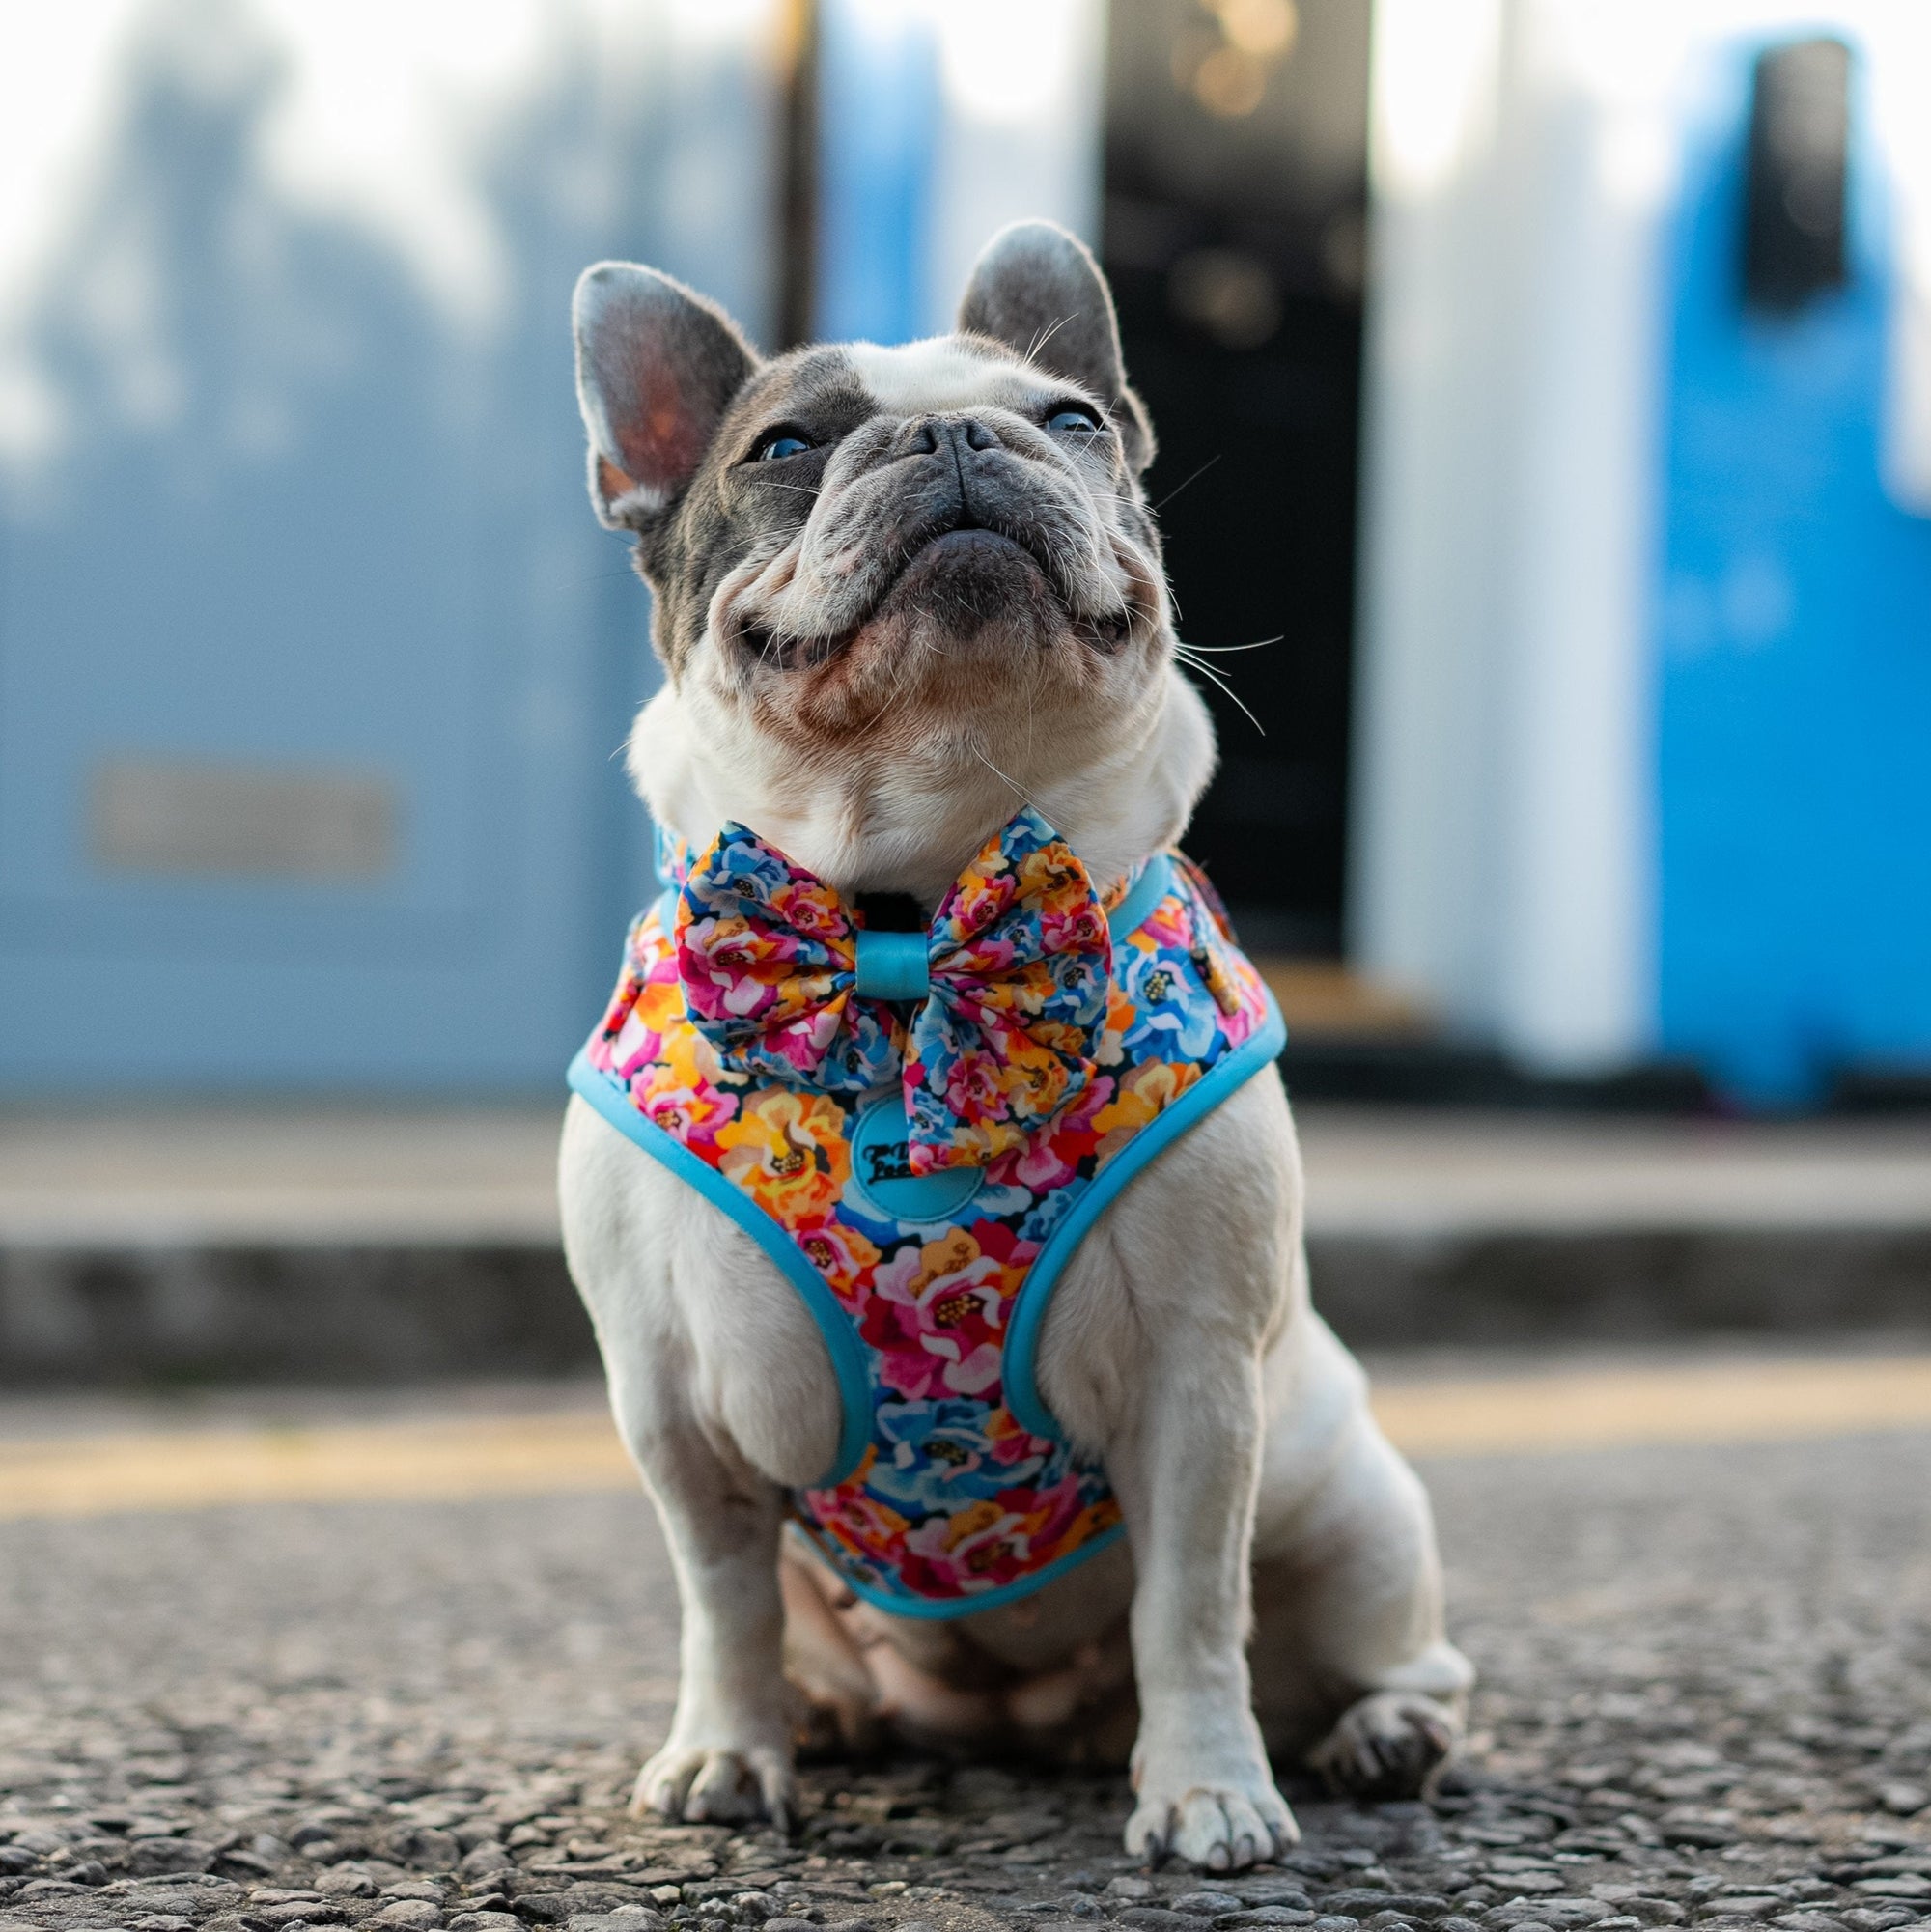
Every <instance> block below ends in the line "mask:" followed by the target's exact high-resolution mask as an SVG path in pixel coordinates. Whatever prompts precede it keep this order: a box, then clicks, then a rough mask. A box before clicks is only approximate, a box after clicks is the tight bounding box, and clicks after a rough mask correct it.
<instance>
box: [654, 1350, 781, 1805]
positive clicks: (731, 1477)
mask: <svg viewBox="0 0 1931 1932" xmlns="http://www.w3.org/2000/svg"><path fill="white" fill-rule="evenodd" d="M665 1380H666V1381H668V1380H669V1379H668V1378H666V1379H665ZM652 1395H653V1397H654V1398H655V1399H654V1400H652V1401H650V1402H648V1403H647V1404H638V1405H632V1404H630V1403H628V1402H625V1401H623V1400H622V1399H620V1400H619V1402H618V1404H617V1408H618V1419H619V1422H620V1424H621V1426H622V1427H623V1430H624V1435H625V1439H626V1441H627V1442H629V1443H630V1452H631V1454H632V1455H633V1456H634V1457H635V1458H636V1461H637V1464H638V1467H639V1468H640V1469H641V1470H643V1472H644V1478H645V1481H646V1482H647V1483H648V1484H649V1486H650V1491H651V1496H652V1498H653V1500H654V1501H655V1502H656V1503H657V1506H658V1515H659V1517H661V1519H662V1521H663V1526H664V1534H665V1537H666V1539H667V1541H668V1542H669V1544H670V1552H671V1561H672V1563H673V1564H674V1565H675V1567H676V1570H677V1582H678V1593H679V1595H680V1597H681V1598H682V1599H683V1605H684V1637H683V1643H682V1647H681V1649H682V1654H681V1657H680V1670H679V1677H678V1690H677V1716H676V1718H675V1719H674V1720H673V1722H672V1723H671V1729H670V1736H669V1738H668V1739H667V1740H666V1741H665V1743H664V1746H663V1749H662V1750H659V1751H658V1754H657V1755H656V1756H655V1757H653V1758H652V1759H651V1761H650V1762H649V1763H648V1764H646V1765H645V1766H644V1768H643V1770H642V1771H641V1772H640V1773H639V1774H638V1777H637V1789H636V1795H635V1797H634V1798H633V1799H632V1801H631V1806H630V1808H631V1809H632V1810H633V1811H637V1812H643V1811H660V1812H662V1813H663V1814H664V1815H665V1816H666V1817H670V1818H686V1819H708V1820H711V1821H712V1822H714V1823H721V1822H725V1821H730V1820H738V1819H745V1818H755V1817H756V1816H758V1814H759V1813H760V1812H761V1811H762V1812H764V1813H766V1814H767V1815H769V1817H770V1819H771V1822H772V1823H773V1824H775V1825H776V1826H777V1827H778V1828H779V1830H780V1831H788V1830H790V1828H791V1821H792V1818H793V1816H794V1814H795V1812H796V1809H797V1803H796V1800H797V1785H796V1780H795V1779H794V1778H793V1775H792V1760H791V1727H790V1723H789V1721H788V1718H787V1713H786V1708H785V1690H784V1669H783V1648H784V1608H783V1604H782V1602H781V1600H780V1598H779V1595H778V1575H777V1568H778V1529H779V1525H780V1522H781V1520H782V1514H783V1496H784V1493H783V1491H782V1490H781V1489H779V1488H778V1486H777V1485H776V1484H775V1483H772V1482H769V1481H767V1480H766V1479H765V1478H764V1477H762V1476H760V1475H759V1474H758V1473H757V1472H756V1471H755V1470H751V1469H749V1468H747V1467H745V1466H743V1465H742V1463H736V1462H735V1459H732V1460H731V1461H727V1460H726V1459H725V1458H724V1456H722V1455H720V1454H719V1453H718V1451H717V1450H716V1449H715V1448H714V1446H713V1445H712V1443H711V1442H709V1441H707V1439H706V1437H705V1435H704V1433H703V1431H702V1430H701V1429H700V1428H699V1427H698V1425H697V1423H696V1421H695V1419H694V1418H693V1417H691V1416H690V1415H689V1414H688V1413H687V1411H686V1409H685V1407H684V1404H683V1403H682V1401H681V1400H680V1399H679V1397H678V1395H677V1393H676V1392H675V1390H674V1389H673V1388H672V1387H669V1386H662V1385H661V1384H660V1385H659V1386H658V1387H657V1388H655V1389H654V1390H653V1391H652ZM734 1464H735V1466H734Z"/></svg>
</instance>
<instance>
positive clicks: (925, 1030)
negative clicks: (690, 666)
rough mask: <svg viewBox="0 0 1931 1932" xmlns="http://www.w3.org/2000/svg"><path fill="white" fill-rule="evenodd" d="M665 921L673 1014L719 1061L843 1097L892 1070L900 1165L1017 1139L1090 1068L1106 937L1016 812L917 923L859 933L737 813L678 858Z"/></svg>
mask: <svg viewBox="0 0 1931 1932" xmlns="http://www.w3.org/2000/svg"><path fill="white" fill-rule="evenodd" d="M676 927H677V931H676V939H677V956H678V972H679V975H680V977H681V978H682V980H683V982H684V993H685V1004H686V1010H687V1011H688V1013H689V1015H690V1019H691V1022H692V1023H693V1024H694V1025H695V1026H696V1027H697V1028H698V1030H699V1031H700V1032H701V1033H703V1034H704V1035H705V1037H706V1038H707V1039H709V1040H710V1041H711V1043H712V1044H713V1045H714V1047H715V1048H716V1049H717V1051H718V1053H719V1055H720V1056H721V1057H722V1059H723V1060H724V1062H725V1064H726V1065H727V1066H729V1067H731V1068H732V1069H733V1070H734V1071H737V1072H740V1073H744V1074H752V1075H759V1074H762V1075H766V1076H770V1077H774V1078H780V1079H783V1080H787V1081H790V1082H792V1083H794V1084H798V1085H801V1086H812V1087H817V1088H819V1089H820V1090H822V1091H825V1092H828V1093H837V1094H850V1095H855V1094H861V1093H865V1092H868V1091H869V1090H870V1089H872V1088H873V1087H877V1086H881V1085H883V1084H884V1083H886V1082H887V1081H889V1080H890V1079H891V1078H893V1077H894V1075H896V1076H898V1077H899V1078H900V1080H901V1082H902V1084H903V1088H904V1093H905V1102H906V1117H907V1124H908V1131H909V1139H908V1145H907V1159H908V1161H909V1162H910V1166H911V1168H912V1171H913V1172H914V1173H921V1174H925V1173H934V1172H937V1171H938V1170H939V1169H941V1168H946V1167H964V1166H983V1165H985V1164H986V1163H987V1162H991V1161H993V1160H994V1159H996V1158H997V1157H998V1156H999V1155H1001V1154H1003V1153H1006V1152H1008V1151H1009V1150H1010V1149H1012V1148H1015V1147H1018V1146H1021V1145H1023V1144H1024V1142H1025V1141H1026V1139H1027V1138H1028V1137H1029V1136H1030V1135H1031V1134H1033V1133H1034V1132H1035V1131H1036V1130H1038V1129H1039V1128H1041V1127H1043V1126H1045V1125H1046V1124H1047V1123H1048V1122H1049V1121H1050V1120H1052V1119H1053V1118H1054V1117H1055V1116H1056V1115H1057V1114H1058V1113H1059V1112H1060V1110H1061V1109H1062V1108H1063V1107H1064V1106H1066V1105H1067V1103H1068V1102H1069V1101H1071V1100H1072V1099H1073V1098H1074V1097H1075V1096H1076V1095H1077V1094H1078V1093H1079V1092H1080V1091H1081V1090H1082V1089H1083V1088H1084V1087H1085V1085H1086V1084H1087V1082H1088V1081H1089V1080H1090V1079H1091V1078H1092V1076H1093V1059H1092V1055H1093V1051H1094V1050H1095V1048H1096V1047H1097V1045H1098V1040H1099V1033H1100V1029H1101V1027H1102V1026H1103V1025H1104V1023H1105V1014H1106V994H1107V987H1108V984H1109V982H1110V979H1111V971H1112V940H1111V936H1110V935H1109V934H1108V932H1107V929H1106V918H1105V912H1104V911H1103V910H1101V907H1100V901H1099V898H1098V895H1097V894H1096V893H1095V892H1094V890H1093V884H1092V881H1091V880H1090V879H1089V878H1088V877H1087V875H1086V869H1085V867H1084V866H1083V865H1081V864H1080V862H1079V860H1078V858H1077V856H1076V855H1075V854H1074V852H1073V850H1072V848H1071V847H1070V846H1068V845H1067V844H1066V842H1065V841H1064V840H1063V839H1062V838H1060V836H1059V835H1058V833H1056V832H1055V831H1054V830H1053V829H1052V827H1051V826H1049V825H1048V824H1047V822H1046V821H1045V820H1044V819H1043V818H1041V817H1040V815H1039V814H1038V813H1037V812H1035V811H1033V810H1032V809H1031V808H1030V807H1029V806H1028V807H1027V808H1026V809H1024V810H1022V811H1021V812H1020V813H1019V814H1018V815H1017V816H1016V817H1015V818H1014V819H1012V820H1011V821H1010V822H1009V823H1008V824H1007V825H1006V826H1004V827H1003V828H1002V829H1001V830H1000V831H999V832H998V833H997V834H996V835H995V836H994V837H993V838H992V839H990V840H988V841H987V843H986V846H985V847H984V849H983V850H982V851H981V852H980V854H979V855H978V857H976V858H975V859H974V860H973V861H972V863H971V864H970V865H969V866H968V867H967V868H966V869H965V872H964V873H963V874H962V875H961V876H960V878H959V880H958V881H957V882H955V883H954V885H953V886H952V888H951V889H950V890H949V891H948V892H947V894H946V895H945V898H944V900H943V901H942V902H941V904H940V906H939V908H938V912H937V913H936V914H935V915H934V917H933V920H932V924H931V926H930V927H929V928H928V929H927V930H926V931H925V932H924V933H882V932H872V931H869V930H867V929H866V928H864V927H861V926H860V925H859V924H858V923H857V920H856V918H855V917H854V914H853V913H852V912H851V911H850V910H848V909H847V908H846V906H845V905H844V903H843V902H842V901H841V900H840V899H839V897H838V895H837V893H836V892H834V891H833V890H832V889H831V888H830V887H829V886H828V885H826V883H825V882H823V881H822V880H819V879H817V878H815V877H814V876H813V875H812V874H811V873H809V872H807V871H806V870H805V869H804V868H803V867H802V866H800V865H798V864H796V863H795V862H794V861H793V860H791V859H789V858H787V857H786V856H785V854H783V853H781V852H779V851H778V850H777V849H776V848H775V847H774V846H770V845H768V844H767V843H766V842H765V841H764V840H763V839H761V838H759V837H758V835H757V834H756V833H755V832H753V831H751V830H750V829H748V827H746V826H741V825H736V824H733V825H727V826H725V827H724V829H723V830H722V831H721V832H720V833H719V834H718V836H717V839H716V841H715V842H714V844H713V845H712V847H711V849H710V850H709V851H708V852H706V853H705V854H704V855H703V856H702V857H701V858H700V859H699V860H698V861H697V863H696V864H695V865H694V866H692V867H691V869H690V873H689V876H688V877H687V878H686V881H685V882H684V885H683V888H682V890H681V891H680V893H679V895H678V904H677V913H676ZM914 1002H915V1003H914ZM908 1004H910V1007H911V1010H910V1014H909V1015H908V1016H906V1017H901V1015H900V1013H899V1011H898V1010H897V1008H898V1007H899V1006H901V1005H908Z"/></svg>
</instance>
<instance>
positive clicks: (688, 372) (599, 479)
mask: <svg viewBox="0 0 1931 1932" xmlns="http://www.w3.org/2000/svg"><path fill="white" fill-rule="evenodd" d="M571 320H572V322H573V324H574V328H575V333H576V400H577V403H578V404H579V406H581V407H582V410H583V427H584V428H585V429H586V430H587V431H588V432H589V433H590V500H591V502H592V503H593V504H594V505H595V506H596V509H597V517H598V520H599V521H600V522H602V523H603V524H604V525H605V526H606V527H607V528H609V529H612V530H647V529H649V528H650V526H651V525H652V524H653V523H655V522H656V521H657V519H658V518H659V517H661V516H662V515H663V513H664V512H665V511H666V510H668V509H669V508H670V507H671V505H672V504H674V503H675V502H676V501H677V499H678V497H679V495H680V494H681V493H682V491H683V490H684V487H685V485H686V484H687V483H688V482H689V481H690V479H691V476H692V474H693V473H694V472H695V470H696V468H697V465H698V464H699V463H700V462H702V461H703V460H704V452H705V451H706V450H707V449H709V448H710V446H711V438H712V437H713V436H714V434H716V430H717V424H718V420H719V419H720V418H721V417H722V415H723V414H724V411H725V409H726V408H727V407H728V406H729V405H730V402H731V399H732V397H733V396H735V395H736V394H737V393H738V391H739V390H740V389H741V388H742V386H743V383H744V378H746V377H747V376H749V375H750V374H751V372H752V371H753V370H754V369H756V368H757V366H758V357H757V352H756V350H753V349H752V348H751V346H750V344H749V343H747V342H746V341H745V340H744V338H743V336H742V334H741V333H740V332H739V329H738V325H737V323H735V322H733V321H732V320H731V318H730V317H729V316H727V315H726V314H725V313H724V311H723V310H722V309H720V308H719V307H718V306H717V304H716V303H715V302H710V301H706V300H705V298H704V297H703V296H702V295H700V294H696V293H695V292H694V291H692V290H690V289H686V287H685V286H684V284H683V283H682V282H675V281H673V280H672V279H671V278H670V277H669V276H668V275H660V274H658V271H657V270H656V269H655V268H640V267H638V266H636V264H635V263H633V262H600V263H598V265H597V266H595V267H594V268H586V269H585V270H584V271H583V273H582V275H581V276H579V277H578V279H577V284H576V294H575V297H574V300H573V301H572V303H571Z"/></svg>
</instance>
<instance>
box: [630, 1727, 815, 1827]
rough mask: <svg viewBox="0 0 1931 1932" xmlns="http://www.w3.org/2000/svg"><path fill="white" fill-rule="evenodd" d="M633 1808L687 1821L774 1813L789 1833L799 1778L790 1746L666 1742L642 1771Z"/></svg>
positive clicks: (741, 1819) (736, 1820)
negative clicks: (735, 1747) (720, 1746)
mask: <svg viewBox="0 0 1931 1932" xmlns="http://www.w3.org/2000/svg"><path fill="white" fill-rule="evenodd" d="M630 1810H631V1813H632V1814H633V1815H634V1816H637V1817H641V1816H643V1815H644V1813H645V1812H647V1811H656V1812H658V1813H660V1814H661V1815H662V1816H663V1817H666V1818H681V1819H683V1820H685V1821H686V1823H688V1824H711V1825H737V1824H742V1823H745V1822H746V1821H748V1820H750V1819H752V1818H758V1817H765V1818H769V1819H770V1821H771V1823H772V1824H773V1825H775V1826H776V1827H777V1828H778V1830H779V1831H781V1832H789V1831H790V1830H791V1828H792V1821H793V1820H794V1819H795V1818H796V1817H797V1815H798V1780H797V1778H795V1777H794V1776H793V1774H792V1768H791V1753H790V1752H789V1751H788V1750H777V1749H770V1748H765V1747H761V1746H755V1745H754V1746H750V1747H748V1748H746V1749H744V1750H715V1749H707V1748H705V1747H702V1746H697V1747H692V1746H686V1745H680V1744H678V1743H677V1742H676V1741H675V1740H673V1741H672V1742H671V1743H669V1744H667V1745H665V1746H664V1748H663V1749H662V1750H660V1751H658V1754H657V1755H656V1756H655V1757H654V1758H652V1759H651V1761H650V1762H649V1763H648V1764H647V1765H645V1766H644V1768H643V1770H642V1771H640V1772H638V1774H637V1788H636V1791H635V1793H634V1794H633V1795H632V1797H631V1799H630Z"/></svg>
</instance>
